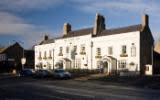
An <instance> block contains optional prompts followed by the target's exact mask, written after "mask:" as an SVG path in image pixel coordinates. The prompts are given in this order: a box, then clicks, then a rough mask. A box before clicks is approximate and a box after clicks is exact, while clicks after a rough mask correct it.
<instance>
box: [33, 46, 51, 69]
mask: <svg viewBox="0 0 160 100" xmlns="http://www.w3.org/2000/svg"><path fill="white" fill-rule="evenodd" d="M50 51H51V56H52V58H49V52H50ZM40 52H41V58H39V57H40V55H39V53H40ZM44 52H46V58H44ZM53 52H54V43H49V44H43V45H37V46H35V69H38V68H39V67H40V63H41V64H42V68H43V69H53V63H54V62H53V59H54V58H53V55H54V54H53ZM38 66H39V67H38Z"/></svg>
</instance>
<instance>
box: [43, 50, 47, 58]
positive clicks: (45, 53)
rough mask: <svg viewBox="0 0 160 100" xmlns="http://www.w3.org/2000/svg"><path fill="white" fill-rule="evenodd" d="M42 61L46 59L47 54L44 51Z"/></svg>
mask: <svg viewBox="0 0 160 100" xmlns="http://www.w3.org/2000/svg"><path fill="white" fill-rule="evenodd" d="M43 59H47V52H46V51H44V57H43Z"/></svg>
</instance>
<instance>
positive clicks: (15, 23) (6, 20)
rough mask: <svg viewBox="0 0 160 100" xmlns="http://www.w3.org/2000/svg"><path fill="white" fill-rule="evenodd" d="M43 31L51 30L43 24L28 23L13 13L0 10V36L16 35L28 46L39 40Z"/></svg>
mask: <svg viewBox="0 0 160 100" xmlns="http://www.w3.org/2000/svg"><path fill="white" fill-rule="evenodd" d="M45 33H53V32H52V30H49V29H47V28H46V27H44V26H40V25H34V24H31V23H28V22H27V21H26V20H24V19H23V18H21V17H19V16H17V15H15V14H12V13H9V12H0V36H3V35H8V36H18V37H19V38H18V39H17V40H18V41H19V40H20V41H22V40H23V41H24V42H25V44H24V45H25V46H26V47H27V48H29V47H30V46H32V45H34V44H36V43H38V42H40V40H41V39H42V37H43V36H44V34H45ZM9 41H12V40H9Z"/></svg>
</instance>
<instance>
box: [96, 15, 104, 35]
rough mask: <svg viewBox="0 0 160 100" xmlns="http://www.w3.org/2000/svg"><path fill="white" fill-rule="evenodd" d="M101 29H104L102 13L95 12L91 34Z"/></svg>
mask: <svg viewBox="0 0 160 100" xmlns="http://www.w3.org/2000/svg"><path fill="white" fill-rule="evenodd" d="M103 30H105V18H104V17H103V16H102V15H100V14H98V13H97V14H96V18H95V23H94V28H93V35H97V34H98V33H100V32H102V31H103Z"/></svg>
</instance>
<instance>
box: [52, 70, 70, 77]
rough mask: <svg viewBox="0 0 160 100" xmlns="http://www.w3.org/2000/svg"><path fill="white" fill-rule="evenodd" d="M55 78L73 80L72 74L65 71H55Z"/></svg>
mask: <svg viewBox="0 0 160 100" xmlns="http://www.w3.org/2000/svg"><path fill="white" fill-rule="evenodd" d="M53 76H54V78H57V79H64V78H71V76H72V75H71V73H70V72H68V71H65V70H63V69H56V70H54V73H53Z"/></svg>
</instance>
